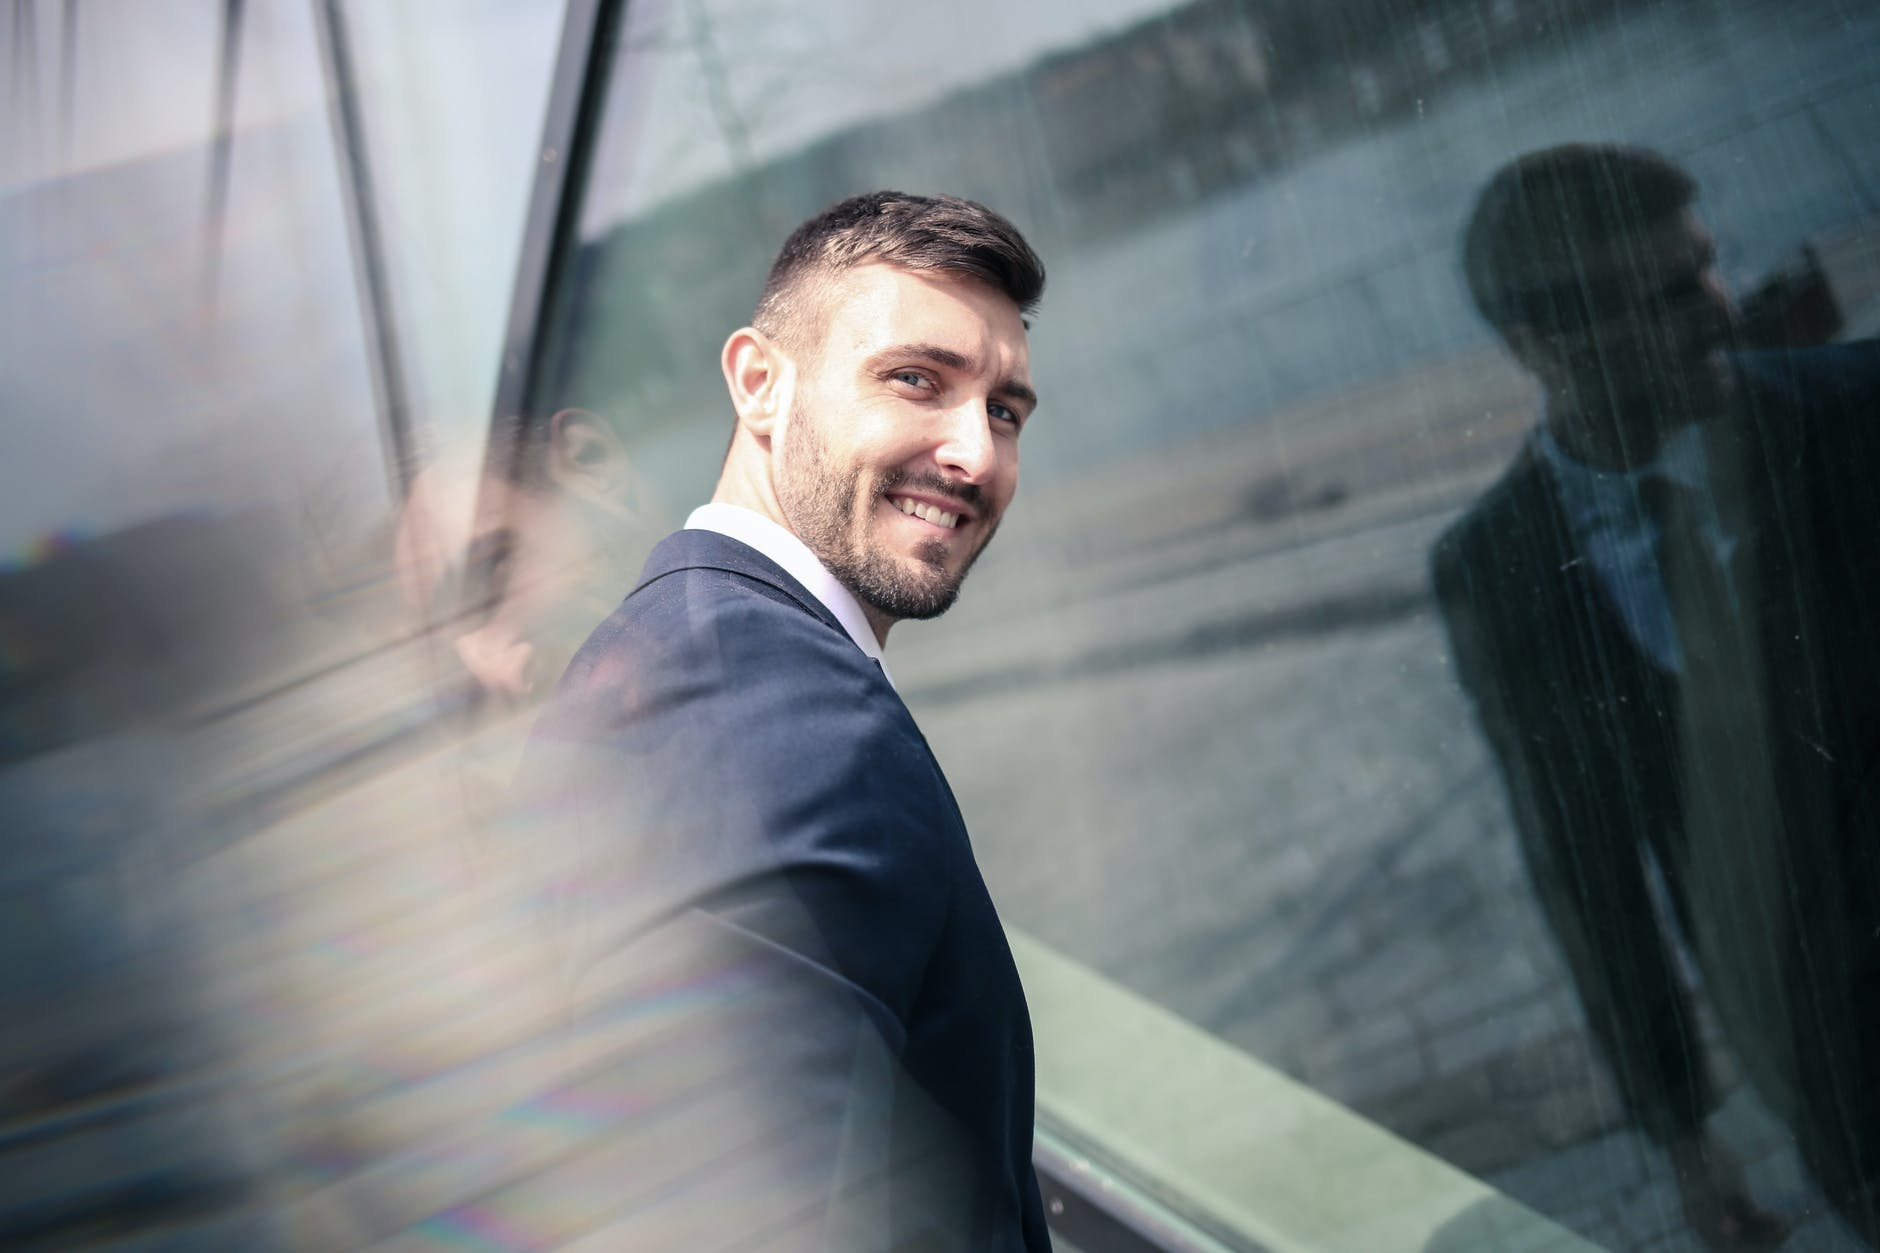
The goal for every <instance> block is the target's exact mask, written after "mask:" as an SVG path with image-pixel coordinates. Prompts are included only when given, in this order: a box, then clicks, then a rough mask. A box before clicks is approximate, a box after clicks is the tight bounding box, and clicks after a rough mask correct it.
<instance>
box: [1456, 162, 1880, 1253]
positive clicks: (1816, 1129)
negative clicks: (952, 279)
mask: <svg viewBox="0 0 1880 1253" xmlns="http://www.w3.org/2000/svg"><path fill="white" fill-rule="evenodd" d="M1696 192H1697V188H1696V185H1695V183H1694V182H1693V181H1692V180H1691V178H1690V177H1689V176H1688V175H1687V174H1686V173H1684V171H1682V170H1680V169H1678V168H1677V167H1676V166H1674V165H1672V164H1671V163H1670V162H1668V161H1666V160H1664V159H1663V158H1662V157H1659V156H1657V155H1656V154H1653V153H1650V152H1645V151H1641V150H1637V149H1627V148H1619V147H1609V146H1588V145H1569V146H1565V147H1561V148H1555V149H1549V150H1547V151H1543V152H1538V153H1534V154H1530V155H1528V156H1526V157H1523V158H1521V159H1519V160H1517V161H1515V162H1513V163H1512V164H1510V165H1509V166H1507V167H1505V168H1504V169H1503V170H1502V171H1500V172H1499V173H1498V174H1497V175H1496V176H1495V178H1494V179H1493V180H1491V182H1490V183H1489V184H1488V186H1487V187H1486V189H1485V190H1484V191H1483V192H1482V194H1481V197H1480V199H1479V201H1478V204H1477V207H1476V210H1475V213H1474V215H1473V217H1472V219H1471V222H1470V224H1469V227H1468V231H1467V234H1466V238H1465V268H1466V271H1467V277H1468V280H1469V284H1470V288H1471V292H1472V294H1473V295H1474V297H1475V300H1476V303H1477V305H1478V307H1479V308H1480V309H1481V311H1482V313H1483V314H1484V316H1485V317H1486V318H1487V319H1488V320H1489V322H1490V323H1491V324H1492V325H1493V326H1494V327H1495V328H1496V330H1497V331H1498V332H1499V333H1500V334H1501V336H1502V337H1503V340H1504V342H1505V343H1506V345H1507V347H1508V349H1509V351H1510V352H1511V353H1512V354H1513V355H1514V356H1515V357H1516V358H1517V359H1518V360H1519V361H1520V362H1521V364H1522V365H1523V366H1525V367H1526V368H1527V369H1528V370H1529V371H1530V372H1531V373H1532V374H1533V375H1534V377H1535V379H1536V381H1537V382H1538V383H1539V384H1540V386H1541V388H1542V391H1543V393H1544V404H1545V410H1544V414H1543V416H1542V421H1541V422H1540V424H1539V425H1538V427H1537V428H1536V430H1535V432H1534V434H1533V436H1532V438H1531V439H1530V440H1529V441H1528V443H1527V445H1526V446H1525V447H1524V448H1523V450H1522V451H1521V453H1520V455H1519V456H1518V457H1517V459H1516V460H1515V463H1514V464H1513V466H1512V467H1511V468H1510V469H1509V470H1508V471H1507V473H1506V474H1505V475H1504V476H1503V478H1502V479H1501V481H1500V482H1499V483H1497V484H1496V485H1495V486H1494V487H1493V488H1492V489H1491V490H1490V491H1489V492H1488V493H1487V494H1486V495H1485V496H1483V497H1482V499H1480V500H1479V501H1477V502H1476V503H1475V504H1474V506H1472V507H1471V508H1470V509H1469V510H1468V512H1467V513H1466V514H1465V515H1464V516H1463V517H1462V518H1461V519H1460V520H1459V521H1457V522H1456V523H1455V524H1454V525H1453V526H1452V527H1451V528H1450V529H1449V530H1448V531H1447V533H1445V534H1444V536H1443V537H1442V538H1441V540H1440V541H1439V542H1438V544H1437V546H1436V549H1435V552H1434V555H1433V567H1434V577H1435V584H1436V590H1437V594H1438V597H1439V600H1440V603H1441V606H1442V610H1443V614H1444V617H1445V620H1446V622H1447V625H1448V628H1449V633H1450V638H1451V642H1452V645H1453V649H1454V656H1455V661H1456V667H1457V671H1458V674H1459V676H1460V678H1461V681H1462V684H1463V687H1464V688H1465V690H1466V691H1467V692H1468V694H1469V695H1470V696H1471V698H1472V699H1473V701H1474V703H1475V705H1476V709H1477V712H1478V714H1479V716H1480V720H1481V724H1482V727H1483V730H1484V732H1485V733H1486V736H1487V738H1488V741H1489V743H1490V745H1491V747H1492V749H1493V751H1494V754H1495V757H1496V759H1497V760H1498V762H1499V764H1500V767H1501V771H1502V776H1503V778H1504V780H1505V782H1506V784H1507V789H1508V794H1509V799H1510V802H1511V808H1512V811H1513V815H1514V819H1515V824H1516V828H1517V831H1518V833H1519V836H1520V840H1521V844H1522V848H1523V851H1524V853H1525V856H1526V860H1527V863H1528V867H1529V870H1530V873H1531V875H1532V878H1533V882H1534V886H1535V890H1536V893H1537V895H1538V897H1539V899H1540V902H1541V905H1542V907H1543V909H1544V912H1545V914H1546V917H1547V919H1548V922H1549V924H1550V925H1551V927H1552V929H1553V932H1554V934H1555V936H1556V938H1557V939H1558V941H1559V943H1560V947H1561V951H1562V953H1563V955H1564V957H1565V959H1566V961H1567V964H1568V967H1569V969H1570V970H1571V972H1572V975H1573V978H1574V981H1575V984H1576V986H1577V988H1578V991H1579V993H1580V999H1581V1003H1582V1005H1583V1007H1584V1009H1585V1011H1586V1016H1587V1021H1588V1025H1589V1026H1590V1028H1591V1029H1592V1032H1593V1034H1594V1036H1595V1038H1596V1039H1597V1041H1598V1042H1599V1045H1600V1046H1601V1049H1602V1051H1603V1053H1604V1054H1605V1056H1606V1058H1607V1060H1608V1062H1609V1063H1610V1065H1611V1067H1612V1071H1613V1074H1614V1076H1615V1078H1616V1079H1617V1082H1618V1087H1619V1090H1620V1092H1621V1094H1622V1097H1623V1099H1624V1100H1625V1102H1626V1104H1627V1106H1628V1108H1629V1110H1630V1112H1631V1113H1632V1115H1633V1117H1634V1118H1635V1119H1636V1121H1637V1122H1638V1123H1639V1124H1640V1125H1641V1126H1642V1127H1643V1128H1644V1129H1645V1130H1646V1131H1647V1132H1649V1133H1650V1134H1651V1135H1652V1136H1653V1137H1654V1138H1656V1139H1657V1140H1658V1141H1659V1142H1660V1143H1661V1144H1663V1145H1664V1146H1665V1147H1666V1149H1667V1151H1668V1153H1669V1155H1670V1158H1671V1160H1672V1163H1673V1166H1674V1168H1675V1169H1676V1171H1677V1175H1678V1178H1679V1182H1680V1186H1681V1188H1682V1190H1683V1195H1684V1202H1685V1209H1686V1213H1687V1215H1688V1216H1689V1218H1690V1220H1691V1222H1692V1225H1693V1227H1694V1229H1695V1230H1696V1231H1697V1232H1698V1233H1699V1234H1700V1235H1701V1236H1703V1237H1704V1238H1705V1239H1706V1240H1708V1241H1709V1242H1710V1243H1711V1244H1712V1245H1713V1246H1714V1247H1719V1248H1744V1247H1771V1246H1773V1245H1774V1244H1775V1243H1779V1242H1780V1240H1781V1238H1782V1236H1783V1229H1782V1226H1781V1224H1780V1223H1779V1222H1777V1221H1776V1220H1775V1219H1774V1218H1773V1217H1771V1216H1769V1215H1767V1214H1765V1213H1763V1212H1761V1211H1759V1210H1758V1209H1757V1208H1756V1207H1755V1206H1754V1204H1753V1203H1752V1202H1751V1201H1750V1200H1749V1199H1748V1194H1747V1189H1746V1188H1745V1186H1744V1183H1743V1179H1742V1176H1741V1171H1740V1169H1739V1167H1738V1166H1737V1165H1736V1163H1735V1162H1734V1161H1733V1160H1732V1159H1731V1158H1730V1157H1729V1155H1728V1154H1727V1153H1726V1152H1725V1151H1724V1149H1723V1148H1722V1146H1721V1145H1720V1144H1719V1143H1717V1142H1716V1141H1715V1140H1714V1139H1713V1138H1712V1137H1710V1136H1709V1135H1707V1133H1706V1131H1705V1119H1706V1116H1707V1115H1708V1113H1709V1112H1710V1111H1711V1109H1712V1107H1713V1105H1714V1103H1715V1092H1714V1087H1713V1080H1712V1077H1711V1075H1710V1073H1709V1069H1708V1066H1707V1062H1706V1057H1705V1051H1704V1046H1703V1043H1702V1041H1701V1038H1700V1032H1699V1029H1698V1022H1697V1020H1696V1018H1695V1016H1694V1014H1693V1009H1692V1004H1691V1000H1690V994H1689V992H1688V991H1687V989H1686V987H1685V984H1684V981H1683V980H1682V979H1681V978H1680V975H1679V973H1678V961H1677V959H1676V957H1675V952H1676V947H1675V941H1674V940H1673V938H1672V936H1671V934H1669V933H1668V931H1667V928H1671V929H1674V930H1675V932H1677V933H1680V934H1681V937H1682V940H1683V943H1684V944H1685V946H1686V948H1687V949H1688V951H1689V952H1691V953H1692V954H1693V955H1694V956H1695V958H1696V961H1697V965H1698V968H1699V969H1700V970H1701V971H1702V975H1703V986H1704V990H1705V995H1706V997H1707V999H1708V1000H1709V1001H1710V1003H1711V1004H1712V1005H1713V1006H1714V1007H1715V1009H1716V1010H1717V1013H1718V1016H1719V1018H1720V1019H1721V1021H1722V1023H1723V1026H1724V1029H1725V1034H1726V1036H1727V1037H1728V1039H1729V1041H1730V1043H1731V1045H1732V1047H1733V1049H1734V1051H1735V1052H1736V1054H1737V1055H1738V1056H1739V1057H1740V1058H1741V1060H1742V1062H1743V1065H1744V1068H1745V1070H1746V1071H1747V1073H1748V1075H1749V1076H1750V1078H1751V1079H1752V1081H1753V1082H1754V1083H1755V1085H1756V1087H1757V1089H1758V1091H1759V1093H1760V1094H1761V1095H1762V1097H1763V1098H1764V1100H1765V1101H1766V1102H1767V1103H1768V1104H1769V1105H1770V1106H1771V1108H1772V1109H1774V1110H1775V1111H1776V1112H1777V1113H1778V1114H1779V1115H1780V1116H1781V1117H1783V1118H1784V1119H1785V1121H1786V1122H1787V1124H1788V1125H1789V1126H1790V1127H1791V1129H1792V1130H1793V1131H1794V1133H1795V1135H1796V1138H1797V1141H1798V1144H1799V1147H1800V1149H1801V1151H1802V1153H1803V1156H1804V1157H1805V1159H1806V1160H1807V1161H1808V1162H1809V1164H1810V1166H1811V1167H1812V1169H1813V1170H1814V1172H1815V1174H1816V1176H1817V1177H1818V1179H1819V1180H1820V1182H1821V1184H1822V1185H1823V1187H1824V1189H1825V1190H1826V1192H1827V1194H1828V1195H1829V1197H1830V1198H1831V1199H1832V1200H1833V1201H1834V1203H1835V1204H1836V1206H1837V1207H1838V1208H1839V1209H1840V1210H1841V1212H1842V1213H1843V1215H1844V1216H1845V1217H1846V1218H1847V1219H1848V1220H1849V1221H1850V1223H1851V1224H1852V1225H1854V1226H1855V1228H1856V1229H1858V1230H1859V1231H1861V1232H1862V1233H1863V1235H1864V1236H1865V1237H1866V1238H1867V1239H1868V1240H1870V1241H1872V1240H1874V1239H1875V1234H1876V1231H1880V1227H1876V1223H1875V1214H1874V1195H1875V1188H1876V1185H1880V939H1876V935H1877V934H1880V933H1877V932H1876V927H1877V926H1880V861H1877V859H1880V842H1877V841H1880V806H1877V805H1876V791H1875V782H1874V772H1875V766H1876V750H1880V648H1877V647H1876V644H1875V641H1876V639H1877V638H1880V636H1876V629H1877V628H1880V593H1876V590H1875V582H1874V571H1876V570H1880V494H1877V493H1876V491H1875V486H1874V469H1875V466H1876V465H1877V464H1880V459H1877V454H1880V438H1877V436H1880V426H1876V423H1875V416H1876V415H1875V412H1874V403H1875V399H1876V397H1880V352H1876V351H1875V350H1874V347H1873V346H1872V345H1871V344H1861V345H1848V346H1840V347H1834V348H1822V349H1811V350H1802V351H1794V352H1787V353H1780V354H1777V353H1747V352H1741V351H1737V350H1736V348H1735V328H1736V325H1737V314H1736V310H1735V308H1734V306H1733V305H1732V303H1731V301H1730V299H1729V297H1728V296H1727V295H1726V294H1725V293H1724V291H1723V289H1722V287H1721V285H1720V284H1719V282H1718V280H1717V276H1716V272H1715V267H1714V262H1713V248H1712V244H1711V240H1710V236H1709V234H1708V232H1707V231H1706V230H1705V228H1704V226H1703V223H1702V222H1701V221H1700V220H1699V219H1698V218H1697V217H1696V215H1695V214H1694V213H1693V212H1692V208H1691V206H1692V202H1693V201H1694V199H1695V197H1696ZM1654 876H1658V877H1660V878H1661V881H1662V883H1663V884H1664V887H1665V889H1666V891H1665V892H1664V893H1663V896H1664V898H1666V899H1667V900H1668V905H1669V908H1668V910H1667V911H1665V912H1667V913H1668V915H1669V917H1668V918H1666V919H1663V920H1661V919H1660V917H1659V911H1658V909H1657V908H1656V907H1655V905H1654V891H1653V889H1652V887H1651V883H1652V879H1653V878H1654Z"/></svg>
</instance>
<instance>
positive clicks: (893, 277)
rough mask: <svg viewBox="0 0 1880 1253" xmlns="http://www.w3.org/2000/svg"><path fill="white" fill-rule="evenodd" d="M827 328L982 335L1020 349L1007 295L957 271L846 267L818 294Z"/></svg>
mask: <svg viewBox="0 0 1880 1253" xmlns="http://www.w3.org/2000/svg"><path fill="white" fill-rule="evenodd" d="M824 299H825V300H826V301H827V302H828V310H827V312H828V314H829V322H830V324H831V329H832V330H833V329H835V327H836V325H837V324H846V327H845V329H846V330H847V332H848V333H849V334H850V335H854V334H856V333H858V332H860V333H863V334H864V335H865V336H866V337H867V338H871V339H894V338H899V337H900V336H901V335H902V334H904V333H905V332H906V331H907V330H908V329H910V326H911V324H925V325H927V326H928V327H929V328H930V329H932V330H934V331H936V332H937V331H940V330H942V329H951V330H952V331H953V332H954V333H955V334H962V335H967V334H983V335H985V336H986V337H988V338H991V339H993V340H995V341H1004V342H1006V343H1009V344H1011V345H1012V346H1015V347H1017V348H1018V349H1019V350H1021V351H1022V350H1023V349H1024V347H1025V343H1026V334H1025V322H1024V318H1023V317H1022V316H1021V315H1020V314H1019V311H1018V305H1017V304H1016V303H1014V302H1013V300H1012V298H1011V297H1010V296H1007V295H1006V294H1005V293H1004V292H1002V291H1000V290H999V289H998V288H997V287H995V286H993V285H992V284H991V283H988V282H986V281H985V280H984V279H981V278H979V277H977V276H976V275H972V274H967V273H964V272H962V271H958V270H913V269H908V268H906V267H904V266H898V265H894V264H892V263H889V262H885V261H868V262H863V263H861V264H859V265H854V266H850V267H849V268H847V269H845V270H842V271H841V272H839V273H837V274H836V275H834V276H833V277H832V279H831V280H830V282H829V284H828V285H827V287H826V288H825V290H824Z"/></svg>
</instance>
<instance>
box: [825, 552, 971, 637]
mask: <svg viewBox="0 0 1880 1253" xmlns="http://www.w3.org/2000/svg"><path fill="white" fill-rule="evenodd" d="M961 581H962V580H961V577H960V576H956V575H953V574H952V573H950V572H949V571H947V570H945V569H944V568H940V567H936V566H935V565H934V564H933V563H930V562H927V561H923V560H921V559H920V558H918V557H913V558H909V557H902V558H891V557H877V558H876V559H875V560H874V561H871V562H870V563H869V565H868V568H867V570H865V571H864V572H863V577H862V578H861V579H859V580H858V581H857V583H858V585H856V586H852V587H851V588H850V590H851V591H853V592H854V593H855V595H856V597H857V598H858V599H859V600H861V601H862V602H863V603H864V604H866V605H868V606H869V608H871V609H873V610H875V611H876V612H877V613H881V614H885V615H886V616H888V617H890V618H893V619H895V620H896V621H915V622H924V621H926V620H927V619H929V618H938V617H939V616H940V615H941V614H943V613H945V612H946V611H947V610H949V609H951V608H952V607H953V602H954V601H956V600H958V599H959V595H960V583H961Z"/></svg>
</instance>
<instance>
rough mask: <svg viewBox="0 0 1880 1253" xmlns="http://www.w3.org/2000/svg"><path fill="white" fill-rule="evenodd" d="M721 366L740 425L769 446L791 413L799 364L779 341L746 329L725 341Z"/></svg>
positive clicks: (758, 331) (732, 334)
mask: <svg viewBox="0 0 1880 1253" xmlns="http://www.w3.org/2000/svg"><path fill="white" fill-rule="evenodd" d="M719 365H720V366H721V367H722V368H723V370H724V372H725V387H726V388H727V389H728V390H729V391H730V393H731V407H732V408H733V409H735V410H737V414H738V425H739V426H740V427H741V428H743V429H744V430H745V431H746V432H748V433H749V434H751V435H752V436H754V437H756V438H757V439H758V440H759V441H760V442H762V443H765V444H768V443H769V441H770V438H771V436H772V435H774V434H775V433H776V431H777V430H778V428H779V427H780V426H781V424H782V422H783V420H784V418H785V417H786V416H787V415H788V414H789V412H790V394H791V390H792V388H794V386H795V384H796V366H795V364H794V363H793V362H791V360H790V358H789V356H788V355H787V354H786V353H785V352H784V351H783V349H782V347H781V346H780V345H779V344H778V343H777V341H776V340H774V339H772V338H771V337H770V336H768V335H766V334H764V332H762V331H760V330H758V329H757V328H756V327H754V326H744V327H739V328H738V329H737V330H735V331H733V332H732V333H731V338H729V339H727V340H726V341H725V348H724V352H723V353H722V354H720V357H719Z"/></svg>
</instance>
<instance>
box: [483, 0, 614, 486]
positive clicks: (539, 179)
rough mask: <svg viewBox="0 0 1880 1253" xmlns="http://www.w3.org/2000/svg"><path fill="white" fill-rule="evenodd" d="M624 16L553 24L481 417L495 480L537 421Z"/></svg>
mask: <svg viewBox="0 0 1880 1253" xmlns="http://www.w3.org/2000/svg"><path fill="white" fill-rule="evenodd" d="M626 8H627V5H626V0H568V7H567V10H566V13H565V16H564V17H563V19H562V28H561V44H560V47H559V49H558V50H557V52H556V55H555V69H554V78H553V80H552V81H551V82H550V84H549V95H548V108H547V113H546V116H545V117H544V119H543V123H542V141H541V143H540V144H539V145H538V146H537V148H536V151H535V184H534V187H533V188H532V189H531V191H530V193H529V209H528V216H527V217H526V218H525V219H524V223H523V235H522V248H521V252H520V255H519V256H518V258H517V262H516V281H515V286H514V288H513V294H512V295H511V298H510V302H509V319H508V323H507V326H506V327H505V329H504V332H503V353H502V362H501V365H500V367H499V369H498V371H497V378H496V392H495V397H494V400H493V402H492V405H491V412H490V428H489V443H488V451H487V453H486V455H485V460H484V465H485V468H486V469H487V470H488V471H489V472H490V473H492V474H494V475H496V476H497V477H499V478H502V479H508V478H511V477H512V476H513V475H514V474H515V473H516V472H517V470H518V469H519V458H520V456H521V453H522V449H523V447H524V445H525V442H526V441H525V440H524V439H523V438H522V436H523V434H524V432H526V431H527V430H528V429H530V428H531V427H532V426H533V425H534V424H536V423H539V422H540V421H542V420H543V418H544V416H545V415H543V414H541V413H538V412H536V409H537V402H538V401H539V399H540V395H541V391H542V388H543V385H544V382H545V380H544V377H543V376H544V366H545V363H546V360H547V357H548V330H549V321H550V319H551V317H552V311H553V310H554V309H555V308H556V307H557V305H558V304H559V303H560V301H561V298H562V296H563V294H564V289H565V288H566V285H567V281H568V276H569V274H570V272H571V270H572V268H573V264H574V258H575V255H576V253H577V252H578V250H579V247H580V243H581V240H580V227H581V205H582V202H583V201H584V200H585V199H586V194H587V184H588V174H589V171H590V170H591V169H592V167H593V164H594V150H595V146H596V142H597V140H598V138H599V134H600V128H601V122H602V119H603V117H604V115H605V111H606V105H607V88H608V83H609V80H610V79H611V77H612V70H613V62H614V48H615V44H616V42H617V40H618V36H619V33H620V29H621V24H622V22H623V21H624V19H625V16H626Z"/></svg>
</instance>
